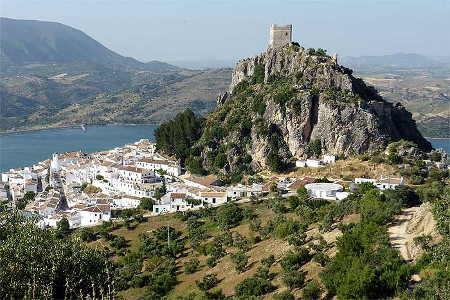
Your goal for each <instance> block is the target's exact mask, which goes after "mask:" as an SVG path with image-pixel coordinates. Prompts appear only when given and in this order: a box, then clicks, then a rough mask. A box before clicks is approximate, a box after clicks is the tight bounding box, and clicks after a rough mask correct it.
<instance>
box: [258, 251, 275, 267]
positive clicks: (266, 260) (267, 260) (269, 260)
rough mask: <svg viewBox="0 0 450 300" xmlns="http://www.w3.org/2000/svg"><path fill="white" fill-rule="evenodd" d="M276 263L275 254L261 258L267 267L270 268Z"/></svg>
mask: <svg viewBox="0 0 450 300" xmlns="http://www.w3.org/2000/svg"><path fill="white" fill-rule="evenodd" d="M274 263H275V256H274V255H273V254H270V255H269V256H268V257H267V258H263V259H261V264H262V265H263V266H265V267H266V268H270V267H271V266H272V265H273V264H274Z"/></svg>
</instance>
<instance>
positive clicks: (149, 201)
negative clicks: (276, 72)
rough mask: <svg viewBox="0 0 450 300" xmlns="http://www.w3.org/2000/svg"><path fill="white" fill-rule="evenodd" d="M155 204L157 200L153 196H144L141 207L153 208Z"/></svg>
mask: <svg viewBox="0 0 450 300" xmlns="http://www.w3.org/2000/svg"><path fill="white" fill-rule="evenodd" d="M153 205H155V200H153V199H152V198H145V197H144V198H142V199H141V204H140V206H141V208H142V209H145V210H150V211H152V210H153Z"/></svg>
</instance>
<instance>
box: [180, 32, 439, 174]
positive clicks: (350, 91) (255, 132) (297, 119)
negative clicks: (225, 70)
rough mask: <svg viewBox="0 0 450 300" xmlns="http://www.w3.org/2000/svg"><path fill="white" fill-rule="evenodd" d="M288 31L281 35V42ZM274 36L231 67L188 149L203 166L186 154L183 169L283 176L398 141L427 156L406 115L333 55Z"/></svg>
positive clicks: (417, 132) (414, 128)
mask: <svg viewBox="0 0 450 300" xmlns="http://www.w3.org/2000/svg"><path fill="white" fill-rule="evenodd" d="M291 29H292V28H291V27H290V28H289V27H284V29H283V28H282V30H285V32H286V35H287V34H288V33H289V30H291ZM276 34H278V33H277V32H275V34H274V35H272V33H271V44H270V45H269V48H268V50H267V51H266V52H264V53H262V54H260V55H258V56H255V57H252V58H248V59H244V60H241V61H239V62H238V64H237V65H236V67H235V68H234V70H233V75H232V81H231V85H230V88H229V90H228V92H226V93H225V94H223V95H220V96H219V97H218V107H217V109H216V110H215V111H214V112H213V113H211V114H210V115H209V116H207V118H206V120H205V122H204V125H203V127H202V134H201V137H200V138H199V139H198V141H196V143H195V145H194V147H193V148H192V149H191V153H200V156H201V159H199V158H196V157H194V156H195V155H194V156H192V155H191V157H190V158H188V159H187V160H186V164H187V166H188V168H189V167H190V169H194V170H197V171H198V165H199V163H200V162H201V164H202V166H203V168H204V169H206V170H207V171H212V172H219V173H220V172H225V173H230V172H237V173H241V172H240V171H244V172H252V171H257V170H261V169H264V168H267V167H268V168H270V169H272V170H276V171H282V170H284V169H286V168H288V166H289V165H292V163H293V162H294V161H295V159H300V158H303V157H311V156H312V157H314V156H318V155H320V153H330V154H334V155H344V156H348V155H354V154H362V153H366V152H373V151H375V150H377V148H378V147H379V146H383V145H387V144H388V143H389V142H391V141H398V140H401V139H404V140H409V141H412V142H414V143H416V144H417V145H418V146H419V147H420V148H421V149H423V150H430V149H431V144H430V143H429V142H428V141H426V140H425V139H424V138H423V137H422V135H421V134H420V132H419V131H418V130H417V128H416V124H415V122H414V120H413V119H412V118H411V114H410V113H409V112H408V111H406V110H405V109H404V108H403V107H402V106H401V105H400V104H397V105H392V104H391V103H388V102H386V101H384V100H383V99H382V97H381V96H380V95H378V93H377V91H376V90H375V89H374V88H373V87H369V86H366V84H365V83H364V82H363V80H361V79H358V78H355V77H353V76H352V70H350V69H348V68H345V67H342V66H340V65H339V64H338V62H337V55H335V56H334V57H330V56H329V55H327V53H326V51H325V50H323V49H318V50H315V49H305V48H303V47H301V46H300V45H299V44H297V43H292V42H290V41H289V40H288V41H286V40H285V39H284V40H283V39H278V40H277V39H276V37H277V36H276ZM272 36H274V38H272ZM199 160H201V161H199ZM190 164H191V166H190Z"/></svg>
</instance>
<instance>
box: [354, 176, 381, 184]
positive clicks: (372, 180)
mask: <svg viewBox="0 0 450 300" xmlns="http://www.w3.org/2000/svg"><path fill="white" fill-rule="evenodd" d="M364 182H370V183H373V184H374V185H375V183H376V182H377V181H376V180H375V179H370V178H355V183H356V184H361V183H364Z"/></svg>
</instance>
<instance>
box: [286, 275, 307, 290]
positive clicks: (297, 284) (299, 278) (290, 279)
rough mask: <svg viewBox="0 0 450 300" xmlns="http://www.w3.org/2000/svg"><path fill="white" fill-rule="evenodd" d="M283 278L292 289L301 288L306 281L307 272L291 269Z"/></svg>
mask: <svg viewBox="0 0 450 300" xmlns="http://www.w3.org/2000/svg"><path fill="white" fill-rule="evenodd" d="M281 280H282V281H283V283H284V284H285V285H286V286H287V287H288V288H289V289H291V290H292V289H295V288H301V287H302V286H303V284H304V283H305V274H304V272H302V271H289V272H286V273H285V274H284V275H283V277H282V279H281Z"/></svg>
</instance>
